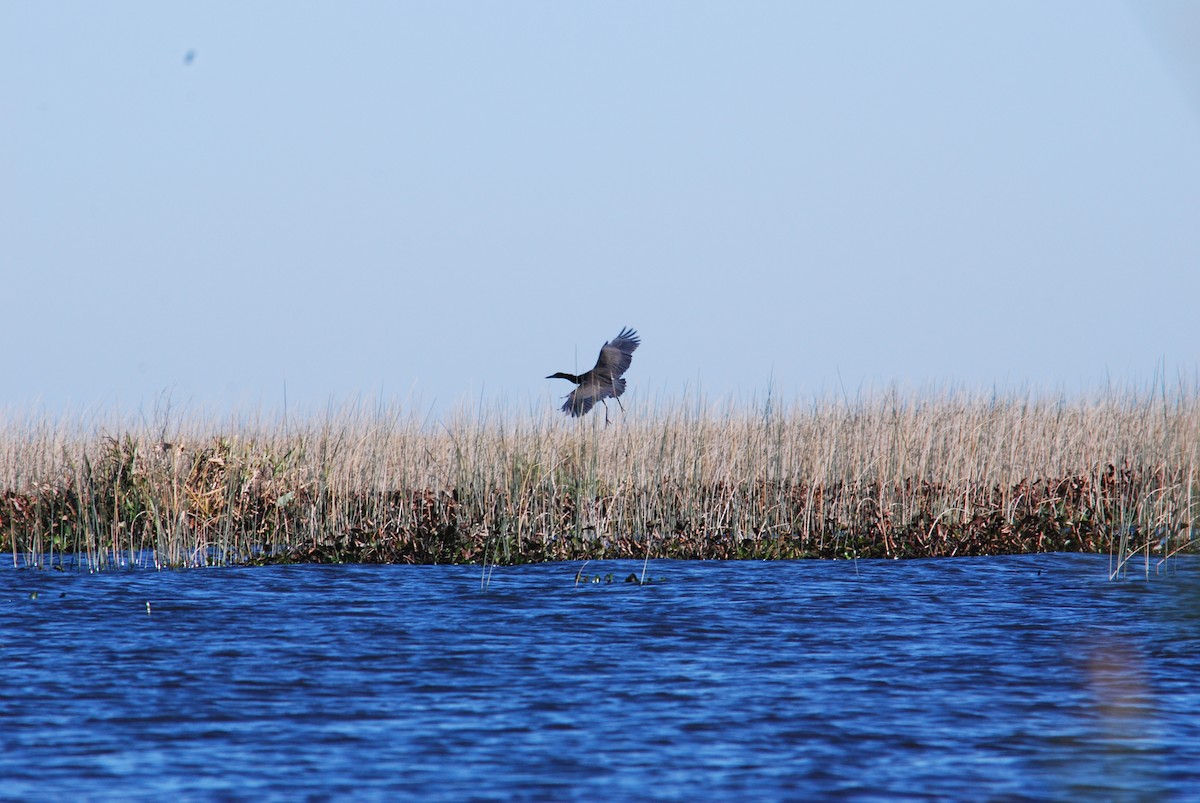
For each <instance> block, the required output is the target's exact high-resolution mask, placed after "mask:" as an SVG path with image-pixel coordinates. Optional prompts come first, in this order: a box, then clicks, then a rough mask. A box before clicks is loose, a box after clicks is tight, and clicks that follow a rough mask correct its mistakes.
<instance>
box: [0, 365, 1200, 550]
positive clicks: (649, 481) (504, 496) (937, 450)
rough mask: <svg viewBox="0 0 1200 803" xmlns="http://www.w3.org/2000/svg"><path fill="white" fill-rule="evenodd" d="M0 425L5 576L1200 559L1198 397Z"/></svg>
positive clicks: (939, 396)
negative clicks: (1071, 557) (602, 563)
mask: <svg viewBox="0 0 1200 803" xmlns="http://www.w3.org/2000/svg"><path fill="white" fill-rule="evenodd" d="M160 418H161V420H158V421H155V422H153V423H145V422H143V423H140V424H125V425H115V424H104V425H100V424H92V425H89V426H88V427H84V428H79V427H77V428H72V427H69V426H67V425H64V424H61V423H54V422H52V421H50V420H48V419H44V418H36V417H25V418H17V417H11V416H10V417H9V418H7V419H5V420H2V421H0V533H2V534H3V535H4V536H6V538H7V541H8V545H9V547H10V549H11V552H12V556H13V560H14V562H20V561H24V562H27V563H31V564H34V565H45V564H47V563H52V562H53V561H54V560H55V556H56V555H61V554H71V553H73V554H75V555H79V556H82V557H84V558H85V559H86V562H87V564H88V565H89V566H92V567H96V568H105V567H111V566H114V565H126V564H129V563H136V562H137V561H139V560H141V559H142V557H141V556H144V555H150V556H151V558H150V560H151V561H152V562H153V563H154V564H155V565H158V566H182V565H198V564H212V563H244V562H267V561H322V562H326V561H358V562H406V563H447V562H456V563H463V562H475V563H493V564H495V563H501V564H503V563H520V562H526V561H544V560H565V559H580V558H583V559H586V558H598V557H609V558H611V557H631V558H639V559H641V558H644V557H645V556H646V555H652V556H655V557H679V558H796V557H852V556H857V557H883V556H889V557H917V556H949V555H977V554H997V553H1015V552H1039V551H1059V550H1071V551H1086V552H1109V553H1110V554H1113V555H1114V557H1115V559H1116V561H1117V563H1116V564H1115V565H1116V566H1118V567H1119V566H1121V565H1123V564H1124V562H1125V561H1127V560H1128V559H1129V557H1130V556H1132V555H1134V554H1142V553H1144V554H1145V555H1146V556H1147V557H1148V556H1149V555H1151V554H1152V553H1154V554H1158V555H1160V556H1169V555H1171V554H1174V553H1175V552H1177V551H1181V550H1184V549H1190V548H1192V546H1193V544H1194V539H1195V538H1196V533H1197V529H1196V525H1194V524H1193V522H1194V512H1195V510H1196V506H1197V505H1200V495H1197V494H1196V493H1195V492H1194V491H1195V490H1196V489H1197V468H1198V465H1200V452H1198V448H1200V447H1198V444H1200V394H1198V393H1197V392H1196V390H1195V389H1194V388H1189V387H1185V386H1182V385H1181V386H1180V387H1179V389H1178V390H1177V391H1175V392H1174V393H1173V394H1169V393H1167V392H1165V391H1160V392H1158V393H1155V394H1137V393H1127V394H1117V393H1108V394H1105V395H1104V396H1101V397H1098V398H1095V399H1084V400H1066V399H1063V398H1055V399H1038V398H1033V397H1019V396H1002V397H985V396H981V395H978V394H967V393H952V392H943V393H936V394H924V395H917V394H912V395H902V394H900V393H898V392H888V393H883V394H879V395H876V396H874V397H871V398H869V399H862V400H857V401H840V400H839V401H816V402H813V403H812V404H811V405H809V406H807V407H794V408H792V409H790V410H786V411H782V412H780V411H776V410H775V409H774V408H773V405H772V403H771V402H768V403H766V404H763V405H761V409H759V410H757V411H750V412H747V411H745V410H744V409H738V408H734V407H730V408H728V409H726V410H724V411H723V412H721V411H717V412H714V411H712V410H707V409H703V408H702V406H700V405H690V404H680V405H664V406H660V407H658V408H657V409H654V410H650V411H647V412H645V413H642V414H639V413H638V412H637V408H636V407H633V408H631V409H630V411H629V412H628V413H627V414H626V415H625V416H624V417H623V418H621V420H620V421H619V422H618V423H616V424H614V425H613V426H611V427H607V428H606V427H604V426H603V418H602V417H599V416H592V417H589V418H586V419H583V420H582V421H573V420H570V419H567V418H565V417H561V416H558V415H554V414H551V413H547V414H546V415H541V416H529V415H526V416H513V415H509V414H507V413H505V412H504V411H499V410H495V411H481V412H476V413H473V414H468V413H459V414H455V415H452V416H450V417H448V418H447V419H446V420H444V421H442V422H439V423H436V424H428V423H424V422H422V421H420V420H419V418H418V417H416V416H414V415H409V414H406V413H403V412H400V411H397V410H389V409H371V408H368V407H365V406H351V407H348V408H346V409H343V410H341V411H335V412H331V413H329V414H327V415H325V416H323V417H320V418H309V419H307V420H305V421H304V422H303V423H302V424H300V425H297V424H296V423H295V422H294V421H293V422H291V424H290V426H289V425H288V424H285V423H281V422H271V423H267V424H263V423H261V422H250V423H247V422H234V423H230V424H227V425H225V426H212V425H211V424H205V423H204V422H196V421H186V420H170V416H166V415H165V416H162V417H160Z"/></svg>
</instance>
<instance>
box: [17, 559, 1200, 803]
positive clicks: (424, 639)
mask: <svg viewBox="0 0 1200 803" xmlns="http://www.w3.org/2000/svg"><path fill="white" fill-rule="evenodd" d="M581 566H582V564H578V563H571V564H565V563H559V564H540V565H530V566H520V567H498V568H496V569H495V570H494V571H493V572H492V573H491V575H490V582H489V583H488V585H487V588H486V589H484V588H482V587H481V586H482V585H483V573H482V571H481V570H480V569H479V568H478V567H455V566H357V565H346V566H315V565H304V566H274V567H265V568H219V569H188V570H182V571H163V572H155V571H152V570H135V571H110V572H106V573H96V574H90V573H87V572H84V571H64V572H60V571H48V570H28V569H14V568H11V561H10V565H9V568H6V569H0V798H4V799H38V800H47V799H67V798H70V799H90V800H103V799H114V800H115V799H120V800H130V799H135V800H136V799H142V800H151V799H153V800H160V799H163V798H165V797H167V796H170V797H172V798H182V799H254V800H272V799H276V800H295V799H298V798H302V799H322V798H328V797H334V798H353V799H358V800H372V799H380V800H382V799H389V800H390V799H396V798H403V797H413V798H426V799H450V800H460V799H467V798H472V799H527V800H541V799H592V800H594V799H631V798H651V799H652V798H704V799H714V798H715V799H733V798H752V799H782V798H793V799H814V798H816V799H845V800H884V799H888V800H892V799H905V798H910V799H922V800H928V799H935V800H936V799H947V800H950V799H954V800H963V799H967V800H970V799H977V800H984V799H997V798H1003V799H1013V800H1020V799H1039V800H1042V799H1060V800H1078V799H1105V800H1164V799H1168V800H1169V799H1181V800H1182V799H1187V798H1192V799H1196V797H1195V796H1196V795H1200V685H1198V680H1200V560H1197V559H1196V558H1191V557H1188V558H1182V559H1172V561H1171V562H1170V563H1169V564H1167V565H1166V566H1165V567H1163V566H1158V565H1156V564H1155V563H1153V562H1152V563H1151V564H1150V565H1149V567H1148V570H1149V576H1148V577H1147V574H1146V571H1147V567H1146V565H1145V564H1139V565H1138V566H1137V571H1136V572H1132V571H1131V572H1130V574H1129V575H1128V576H1127V577H1125V578H1122V579H1117V580H1110V579H1109V559H1108V558H1107V557H1104V556H1095V555H1066V554H1047V555H1027V556H1014V557H993V558H960V559H937V560H913V561H865V560H863V561H858V562H854V561H799V562H791V561H788V562H767V563H760V562H672V561H650V562H649V564H648V566H646V567H645V572H646V576H647V578H649V579H652V580H653V581H654V582H652V583H650V584H646V585H638V584H634V583H625V582H622V581H623V580H624V579H625V577H626V576H627V575H629V574H630V573H634V574H637V575H639V576H640V575H641V574H642V571H643V565H642V563H641V562H623V561H612V562H592V563H589V564H587V565H586V567H583V573H584V576H583V577H581V578H578V580H577V575H578V574H579V572H580V569H581ZM610 574H611V576H612V577H611V579H612V582H611V583H610V582H606V580H607V579H608V575H610ZM594 579H598V580H599V582H592V580H594Z"/></svg>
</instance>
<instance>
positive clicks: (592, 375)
mask: <svg viewBox="0 0 1200 803" xmlns="http://www.w3.org/2000/svg"><path fill="white" fill-rule="evenodd" d="M641 343H642V341H641V340H639V339H638V335H637V332H635V331H633V330H632V329H629V328H628V327H626V328H625V329H622V330H621V333H620V334H619V335H617V336H616V337H614V338H613V339H612V340H610V341H608V342H607V343H605V344H604V347H603V348H601V349H600V358H599V359H597V360H596V367H595V368H593V369H592V370H590V371H588V372H587V373H586V374H580V375H579V376H575V374H564V373H557V374H551V375H550V376H548V377H546V378H547V379H569V380H571V381H572V382H574V383H575V384H576V385H579V387H577V388H575V389H574V390H573V391H571V395H569V396H567V401H566V403H565V404H563V406H562V410H563V412H564V413H567V414H568V415H573V416H576V417H578V416H581V415H586V414H587V412H588V410H591V409H592V408H593V407H594V406H596V402H600V403H601V404H603V405H604V423H605V424H607V423H608V403H607V402H605V401H604V400H605V399H610V398H611V399H616V400H617V406H618V407H620V408H621V412H624V411H625V407H624V405H622V404H621V399H620V398H619V396H620V395H621V394H622V393H624V392H625V380H624V379H622V378H621V374H623V373H625V372H626V371H628V370H629V363H631V362H633V350H634V349H636V348H637V347H638V346H639V345H641Z"/></svg>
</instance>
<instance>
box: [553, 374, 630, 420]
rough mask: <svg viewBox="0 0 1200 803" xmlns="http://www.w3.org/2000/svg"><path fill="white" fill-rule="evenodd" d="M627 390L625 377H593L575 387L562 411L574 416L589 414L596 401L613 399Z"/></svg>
mask: <svg viewBox="0 0 1200 803" xmlns="http://www.w3.org/2000/svg"><path fill="white" fill-rule="evenodd" d="M624 392H625V380H624V379H613V380H609V379H601V378H598V377H593V378H592V379H589V380H588V381H586V382H584V383H583V384H582V385H580V386H579V387H577V388H575V389H574V390H573V391H571V393H570V394H569V395H568V396H567V400H566V402H564V403H563V406H562V411H563V412H564V413H568V414H570V415H573V416H581V415H587V413H588V411H589V410H591V409H592V408H593V407H595V406H596V402H598V401H603V400H605V399H613V398H616V397H617V396H620V395H621V394H622V393H624Z"/></svg>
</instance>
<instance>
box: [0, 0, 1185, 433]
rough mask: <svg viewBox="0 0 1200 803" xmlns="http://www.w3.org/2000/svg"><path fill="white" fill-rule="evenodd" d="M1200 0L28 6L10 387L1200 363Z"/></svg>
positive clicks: (9, 317)
mask: <svg viewBox="0 0 1200 803" xmlns="http://www.w3.org/2000/svg"><path fill="white" fill-rule="evenodd" d="M1196 9H1197V6H1196V5H1194V4H1190V3H1188V2H1186V0H1184V1H1183V2H1167V1H1166V0H1162V2H1158V3H1142V4H1138V5H1136V6H1135V5H1129V4H1124V3H1118V2H1101V1H1100V0H1081V1H1080V2H1061V1H1059V0H1036V2H1012V1H1010V0H1006V2H994V3H983V2H970V3H964V2H960V0H949V1H948V2H916V1H914V2H903V3H899V2H841V1H840V0H839V1H838V2H821V3H816V2H778V3H770V2H750V3H746V2H724V3H705V2H693V1H691V0H689V1H688V2H676V3H670V2H649V3H647V2H603V3H599V2H596V3H585V2H571V3H551V2H545V3H520V2H505V3H490V2H488V3H485V2H477V3H455V2H419V3H418V2H355V3H333V2H330V3H295V2H274V3H272V2H254V3H246V2H230V3H218V2H204V3H182V2H144V3H132V2H129V3H90V2H77V3H62V2H36V3H32V2H30V3H26V2H19V1H18V0H0V339H2V341H3V343H4V346H5V348H4V351H3V354H4V358H3V364H4V367H3V369H2V371H0V376H2V377H3V378H2V379H0V408H8V409H10V410H11V409H14V408H16V409H26V408H33V409H41V408H43V407H44V408H45V409H48V410H61V409H73V410H80V409H96V408H105V409H117V410H126V411H134V410H138V409H144V408H146V407H147V406H152V405H153V404H154V403H155V400H156V399H158V398H160V397H162V396H163V394H168V395H169V396H170V397H171V399H172V400H173V404H174V405H176V406H177V407H202V408H204V409H210V408H217V409H233V410H237V409H243V408H246V407H256V408H263V409H268V410H269V409H274V408H276V407H278V406H280V404H281V402H282V399H283V394H284V388H285V386H286V392H287V397H288V401H289V405H295V406H298V407H301V408H304V407H311V408H315V409H319V408H322V407H323V406H324V405H325V404H327V403H328V402H330V401H334V402H341V401H344V400H352V399H355V398H366V399H371V400H374V399H378V398H384V399H389V400H396V401H398V402H400V403H402V404H403V403H407V402H409V401H414V400H415V401H417V402H419V403H420V404H421V405H423V406H425V407H427V408H430V409H434V410H449V409H451V408H453V407H454V406H455V405H458V404H463V403H469V404H476V403H479V402H480V401H483V402H484V403H486V404H491V403H499V404H504V405H509V406H515V407H517V408H518V409H522V410H524V409H536V408H539V407H541V406H543V405H550V404H555V403H557V398H558V397H559V396H560V395H562V394H565V393H566V392H567V391H568V390H569V389H570V388H569V385H568V384H567V383H566V382H563V381H561V380H554V381H549V380H546V379H544V378H543V377H545V376H546V375H547V374H550V373H552V372H554V371H576V370H583V369H586V368H589V367H591V364H592V363H593V362H594V360H595V358H596V354H597V352H598V350H599V347H600V345H601V344H602V343H603V342H604V341H605V340H607V339H609V338H612V337H613V336H615V335H616V334H617V332H618V331H619V330H620V329H621V327H622V326H632V327H635V328H636V329H637V330H638V331H639V332H640V333H641V335H642V338H643V345H642V347H641V349H640V350H639V351H638V352H637V354H636V355H635V357H634V361H633V366H632V368H631V370H630V372H629V374H628V378H629V381H630V384H629V388H630V390H629V393H628V394H627V396H626V400H627V402H628V401H630V400H632V401H634V402H635V403H636V402H637V401H638V400H641V401H643V402H646V401H650V400H655V399H663V398H674V397H678V396H681V395H683V394H685V393H690V394H694V393H695V392H696V391H697V389H699V391H700V392H701V393H702V394H703V395H704V396H706V397H708V398H709V399H722V398H724V397H727V396H734V397H738V398H747V399H749V398H755V397H762V396H763V395H764V394H765V393H766V392H767V390H768V388H770V389H771V391H772V393H773V394H775V396H776V397H782V398H784V399H792V398H795V399H801V400H806V399H811V398H812V397H813V396H814V395H826V394H829V393H831V392H835V391H836V392H837V393H840V392H841V388H843V387H844V388H845V389H846V390H847V391H848V392H849V393H850V394H851V395H853V394H855V393H856V392H858V391H860V390H864V389H870V388H880V387H887V386H889V385H891V384H893V383H896V384H899V385H901V386H903V387H915V388H921V387H927V386H938V387H941V386H952V387H964V388H985V389H990V388H993V387H996V388H1000V389H1016V390H1024V389H1031V388H1032V389H1034V390H1041V389H1047V390H1050V391H1058V390H1064V391H1067V392H1075V391H1085V392H1086V391H1089V390H1092V389H1096V388H1101V387H1103V386H1104V385H1105V384H1106V383H1108V382H1113V383H1116V384H1120V385H1122V386H1125V385H1129V384H1131V383H1138V382H1149V381H1150V378H1151V377H1152V376H1153V375H1154V373H1155V371H1156V370H1159V369H1165V371H1166V373H1167V374H1168V375H1169V376H1171V377H1174V376H1176V375H1177V374H1179V373H1183V374H1186V375H1188V376H1192V375H1194V374H1195V371H1196V366H1197V363H1198V362H1200V358H1198V353H1197V344H1198V343H1200V326H1198V321H1200V80H1198V79H1200V61H1197V60H1196V57H1195V56H1194V52H1195V42H1196V41H1197V38H1198V36H1200V24H1198V21H1200V14H1198V12H1197V11H1196ZM1189 31H1190V34H1189Z"/></svg>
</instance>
